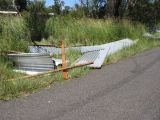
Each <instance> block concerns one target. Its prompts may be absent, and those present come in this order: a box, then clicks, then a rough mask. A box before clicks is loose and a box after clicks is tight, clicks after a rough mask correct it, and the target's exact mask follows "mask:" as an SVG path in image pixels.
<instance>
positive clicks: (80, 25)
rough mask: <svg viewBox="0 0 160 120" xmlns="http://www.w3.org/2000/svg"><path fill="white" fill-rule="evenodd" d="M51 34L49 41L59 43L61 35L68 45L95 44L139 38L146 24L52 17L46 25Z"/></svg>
mask: <svg viewBox="0 0 160 120" xmlns="http://www.w3.org/2000/svg"><path fill="white" fill-rule="evenodd" d="M46 31H48V33H49V34H50V38H49V42H50V43H52V44H58V43H59V42H60V36H61V35H62V34H63V35H64V36H65V41H66V44H67V45H68V46H71V45H79V44H80V45H81V44H83V45H94V44H102V43H108V42H112V41H116V40H119V39H122V38H126V37H129V38H132V39H137V38H139V37H141V35H142V33H143V32H144V31H145V29H144V26H143V25H141V24H139V23H136V24H133V23H131V22H130V21H128V20H121V21H118V22H117V21H114V20H112V19H108V20H96V19H87V18H83V19H79V20H76V19H72V18H70V17H56V18H50V19H49V20H48V22H47V25H46Z"/></svg>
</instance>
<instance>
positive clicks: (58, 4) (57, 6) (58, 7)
mask: <svg viewBox="0 0 160 120" xmlns="http://www.w3.org/2000/svg"><path fill="white" fill-rule="evenodd" d="M63 6H64V2H63V1H61V0H54V5H53V6H52V9H53V12H54V13H55V14H56V15H60V14H61V13H62V7H63Z"/></svg>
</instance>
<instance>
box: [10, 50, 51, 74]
mask: <svg viewBox="0 0 160 120" xmlns="http://www.w3.org/2000/svg"><path fill="white" fill-rule="evenodd" d="M8 56H9V59H11V60H12V61H13V62H14V63H15V67H16V69H17V70H19V71H22V72H26V73H30V72H32V71H33V72H35V73H37V72H44V71H49V70H53V69H54V64H53V61H52V58H51V57H50V56H49V55H48V54H39V53H20V54H8Z"/></svg>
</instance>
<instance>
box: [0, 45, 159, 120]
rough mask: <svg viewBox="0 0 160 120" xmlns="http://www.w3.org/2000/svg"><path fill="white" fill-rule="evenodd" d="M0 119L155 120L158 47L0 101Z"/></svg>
mask: <svg viewBox="0 0 160 120" xmlns="http://www.w3.org/2000/svg"><path fill="white" fill-rule="evenodd" d="M0 120H160V48H156V49H153V50H150V51H147V52H144V53H142V54H139V55H137V56H135V57H131V58H129V59H126V60H123V61H120V62H118V63H116V64H111V65H107V66H104V67H102V69H99V70H94V71H92V72H90V73H89V74H88V75H86V76H83V77H81V78H76V79H73V80H69V81H66V82H64V83H56V84H53V85H51V87H50V88H47V89H43V90H41V91H40V92H38V93H35V94H32V95H30V96H28V97H23V98H17V99H14V100H12V101H8V102H4V101H1V102H0Z"/></svg>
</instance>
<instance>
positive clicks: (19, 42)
mask: <svg viewBox="0 0 160 120" xmlns="http://www.w3.org/2000/svg"><path fill="white" fill-rule="evenodd" d="M28 33H29V32H28V29H27V27H26V25H25V23H24V20H23V19H22V18H21V17H15V16H0V52H2V51H7V50H17V51H27V47H28V44H29V40H30V35H29V34H28Z"/></svg>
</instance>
